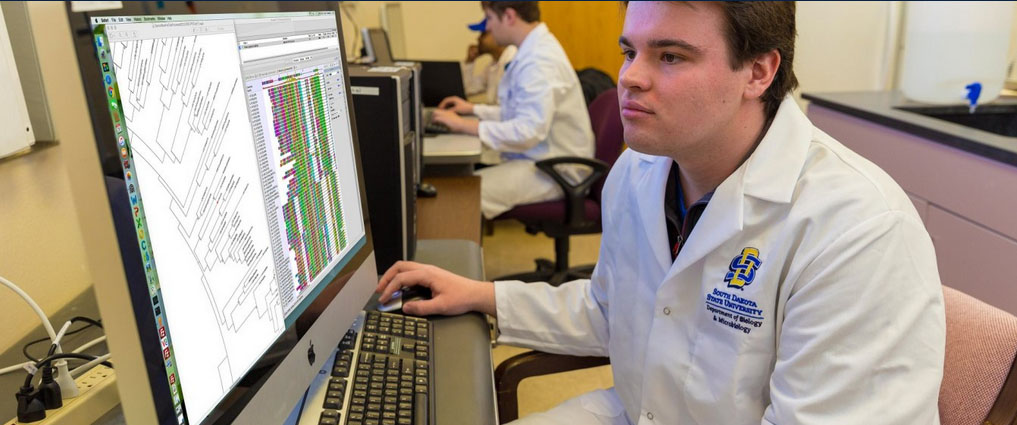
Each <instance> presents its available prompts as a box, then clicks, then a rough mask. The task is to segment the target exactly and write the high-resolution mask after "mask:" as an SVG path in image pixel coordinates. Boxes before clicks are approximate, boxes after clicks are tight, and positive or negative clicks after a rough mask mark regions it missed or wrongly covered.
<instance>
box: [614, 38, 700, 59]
mask: <svg viewBox="0 0 1017 425" xmlns="http://www.w3.org/2000/svg"><path fill="white" fill-rule="evenodd" d="M618 44H620V45H622V46H624V47H632V42H631V41H629V39H627V38H625V36H624V35H623V36H621V37H618ZM647 44H648V45H649V46H650V48H653V49H659V48H663V47H678V48H681V49H685V50H688V51H689V52H692V53H693V54H699V53H702V52H703V49H702V48H700V47H698V46H695V45H693V44H691V43H689V42H687V41H684V40H676V39H672V38H661V39H652V40H650V41H649V42H648V43H647Z"/></svg>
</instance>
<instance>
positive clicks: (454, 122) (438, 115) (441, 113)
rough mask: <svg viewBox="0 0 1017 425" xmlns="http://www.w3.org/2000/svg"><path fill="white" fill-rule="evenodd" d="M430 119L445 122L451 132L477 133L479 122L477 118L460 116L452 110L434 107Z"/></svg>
mask: <svg viewBox="0 0 1017 425" xmlns="http://www.w3.org/2000/svg"><path fill="white" fill-rule="evenodd" d="M431 121H434V122H436V123H441V124H445V126H446V127H448V129H449V130H451V131H452V132H453V133H463V134H472V135H474V136H476V135H477V132H478V128H479V124H478V122H477V120H474V119H467V118H463V117H460V116H459V115H458V114H456V113H455V112H452V111H448V110H444V109H436V110H435V111H434V114H433V115H431Z"/></svg>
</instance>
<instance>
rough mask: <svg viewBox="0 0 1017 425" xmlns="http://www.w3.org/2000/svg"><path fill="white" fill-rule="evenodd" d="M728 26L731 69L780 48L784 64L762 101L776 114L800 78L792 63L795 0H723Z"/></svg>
mask: <svg viewBox="0 0 1017 425" xmlns="http://www.w3.org/2000/svg"><path fill="white" fill-rule="evenodd" d="M717 5H718V6H720V8H721V10H723V11H724V20H725V21H726V22H727V27H726V28H725V29H724V36H725V38H726V39H727V48H728V56H729V59H730V61H731V69H740V68H741V67H742V66H743V65H745V63H746V62H748V61H750V60H752V59H754V58H756V57H757V56H759V55H761V54H763V53H766V52H769V51H771V50H776V51H777V52H778V53H780V65H779V66H778V67H777V75H775V76H774V77H773V82H772V83H770V87H769V88H767V89H766V92H765V93H763V96H762V101H763V105H764V106H765V107H766V114H767V116H768V117H773V115H774V114H776V113H777V108H778V107H780V102H782V101H783V100H784V96H787V94H788V93H790V92H791V91H792V90H794V89H795V88H796V87H798V78H797V77H795V71H794V68H793V67H792V63H793V62H794V57H795V3H794V2H793V1H786V2H785V1H758V2H757V1H722V2H717Z"/></svg>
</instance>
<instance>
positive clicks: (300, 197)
mask: <svg viewBox="0 0 1017 425" xmlns="http://www.w3.org/2000/svg"><path fill="white" fill-rule="evenodd" d="M268 97H269V99H270V100H271V107H272V117H273V118H272V124H273V127H274V131H275V136H276V137H277V138H278V139H279V158H280V161H279V162H280V164H279V165H280V167H281V168H282V169H283V170H285V172H284V175H283V179H284V180H285V182H286V198H287V201H286V203H285V204H284V205H283V208H282V209H283V219H284V221H285V223H286V239H287V242H288V243H289V246H290V250H291V251H292V252H293V255H294V258H295V261H296V266H297V272H296V274H295V275H294V276H295V277H296V279H297V280H296V285H295V286H296V287H295V288H294V289H296V291H297V292H299V291H302V290H304V289H305V288H307V286H308V285H309V284H311V283H312V281H313V280H314V278H315V277H316V276H318V274H319V273H320V272H321V271H322V270H324V269H325V267H326V266H328V265H329V263H330V262H331V261H332V259H333V258H334V257H335V256H336V255H338V254H339V252H340V251H342V249H343V248H345V247H346V243H347V242H346V229H345V225H344V220H343V212H342V206H341V204H340V194H339V177H338V170H336V168H335V167H336V164H335V152H333V151H332V147H331V145H330V143H329V135H330V132H331V129H330V128H329V122H328V114H326V113H325V110H326V106H327V105H326V104H325V87H324V83H323V79H322V77H321V74H320V72H319V71H317V70H315V71H314V72H313V73H311V75H308V76H302V75H300V74H297V75H293V76H290V77H287V78H285V79H283V82H282V84H279V85H276V86H275V87H272V88H269V89H268Z"/></svg>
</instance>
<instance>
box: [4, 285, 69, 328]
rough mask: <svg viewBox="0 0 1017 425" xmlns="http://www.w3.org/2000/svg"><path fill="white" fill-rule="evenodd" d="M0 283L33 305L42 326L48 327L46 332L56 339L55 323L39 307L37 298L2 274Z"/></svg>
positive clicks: (29, 304) (30, 305)
mask: <svg viewBox="0 0 1017 425" xmlns="http://www.w3.org/2000/svg"><path fill="white" fill-rule="evenodd" d="M0 283H2V284H3V285H4V286H6V287H8V288H10V290H12V291H14V293H16V294H18V295H19V296H21V298H23V299H24V300H25V302H27V303H28V306H29V307H31V308H32V310H33V311H35V314H36V315H38V316H39V320H40V321H42V326H43V327H44V328H46V334H48V335H49V337H50V339H53V340H56V331H54V330H53V324H51V323H50V322H49V317H47V316H46V313H43V311H42V308H41V307H39V304H36V303H35V300H33V299H32V297H30V296H28V293H26V292H25V291H23V290H21V288H19V287H18V285H15V284H14V282H11V281H9V280H7V279H6V278H4V277H3V276H0Z"/></svg>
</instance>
